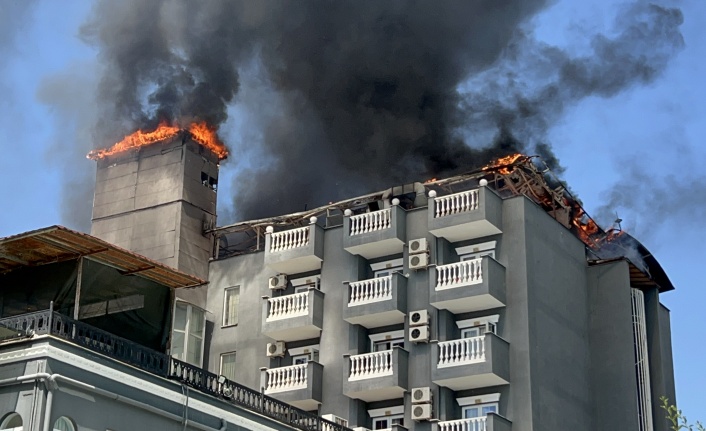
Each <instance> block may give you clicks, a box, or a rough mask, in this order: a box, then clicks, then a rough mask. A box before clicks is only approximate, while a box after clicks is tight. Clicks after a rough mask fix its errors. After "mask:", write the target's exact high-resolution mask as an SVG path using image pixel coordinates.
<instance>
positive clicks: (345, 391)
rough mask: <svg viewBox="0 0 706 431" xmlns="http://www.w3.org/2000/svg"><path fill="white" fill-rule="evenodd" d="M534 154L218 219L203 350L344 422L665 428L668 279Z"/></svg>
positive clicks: (414, 426) (242, 377)
mask: <svg viewBox="0 0 706 431" xmlns="http://www.w3.org/2000/svg"><path fill="white" fill-rule="evenodd" d="M533 163H534V162H533V161H530V160H525V161H524V163H521V164H517V165H515V166H512V167H509V168H508V167H506V168H502V169H495V170H493V169H491V170H485V171H479V172H476V173H474V174H470V175H466V176H461V177H457V178H453V179H449V180H444V181H436V182H431V183H426V184H422V183H415V184H412V185H408V186H405V187H396V188H392V189H389V190H386V191H383V192H380V193H377V194H373V195H369V196H364V197H359V198H355V199H351V200H348V201H344V202H339V203H336V204H332V205H329V206H327V207H326V208H322V209H318V210H315V211H310V212H308V213H300V214H294V215H290V216H284V217H275V218H272V219H270V220H258V221H255V222H243V223H239V224H237V225H234V226H230V227H224V228H221V229H220V230H218V231H217V233H221V234H230V235H231V237H230V238H229V237H228V236H226V238H227V240H226V241H221V251H220V257H219V258H217V259H215V260H214V261H213V262H211V264H210V268H209V285H208V293H207V298H208V299H207V303H206V305H205V310H207V313H208V316H209V317H208V320H209V323H210V325H212V326H209V327H208V328H207V334H206V335H205V338H206V339H207V348H206V351H205V354H204V357H203V358H202V361H203V364H204V365H207V367H208V368H209V369H210V370H212V371H213V372H218V373H221V374H225V375H227V376H228V377H229V378H232V379H234V380H235V381H238V382H242V383H244V384H246V385H248V386H251V387H258V388H260V389H261V390H262V391H264V392H265V393H266V394H268V395H270V396H272V397H275V398H277V399H280V400H283V401H286V402H288V403H292V404H294V405H296V406H298V407H300V408H302V409H305V410H309V411H315V412H317V413H318V414H321V415H324V417H328V418H335V419H337V420H339V421H342V423H346V424H347V425H348V426H350V427H360V428H364V429H372V430H377V429H390V428H394V427H404V428H406V429H410V430H420V431H424V430H432V429H434V430H438V431H475V430H513V431H524V430H568V429H570V430H574V431H578V430H586V431H588V430H594V429H615V430H664V431H666V430H667V429H668V425H667V423H666V421H665V420H664V418H663V414H662V411H661V409H660V408H658V406H657V405H658V399H659V397H660V396H662V395H664V396H667V397H669V398H670V399H674V397H675V394H674V381H673V370H672V359H671V358H672V354H671V340H670V329H669V311H668V310H667V308H665V307H664V306H663V305H662V304H661V303H660V301H659V297H660V294H662V293H664V292H666V291H669V290H672V289H673V286H672V285H671V283H670V281H669V279H668V278H667V277H666V275H665V274H664V271H663V270H662V269H661V267H660V266H659V264H658V263H657V261H656V260H655V259H654V258H653V257H651V255H650V254H649V252H647V251H646V250H645V249H644V247H643V246H641V245H640V244H639V243H638V242H637V241H635V240H634V239H633V238H631V237H630V236H629V235H628V234H626V233H624V232H619V231H617V230H614V231H612V232H603V231H602V230H596V231H594V230H593V229H594V225H592V224H591V225H589V224H586V221H585V216H583V217H580V216H579V214H580V212H577V210H576V207H575V206H574V207H572V205H573V204H572V205H567V202H568V200H567V199H566V198H564V193H565V192H564V191H563V190H559V191H557V190H556V189H553V188H551V187H549V186H548V184H547V182H546V180H545V175H546V173H542V172H541V171H539V170H538V169H537V168H536V167H535V165H534V164H533ZM523 186H527V187H526V188H525V190H526V192H522V189H523ZM567 196H568V195H567ZM562 204H563V207H562ZM312 214H313V215H312ZM582 218H583V219H584V220H583V221H582ZM589 222H590V220H589ZM590 223H592V222H590ZM248 238H249V239H248ZM253 238H257V244H253V242H254V241H255V240H254V239H253ZM226 242H227V244H234V243H235V244H238V245H236V246H232V245H230V246H228V245H227V244H226Z"/></svg>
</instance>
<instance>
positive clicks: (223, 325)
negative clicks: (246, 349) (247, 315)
mask: <svg viewBox="0 0 706 431" xmlns="http://www.w3.org/2000/svg"><path fill="white" fill-rule="evenodd" d="M229 291H236V292H237V296H238V303H237V305H236V312H235V323H233V322H226V319H227V318H228V312H227V311H228V292H229ZM239 318H240V285H237V286H230V287H226V288H225V289H223V319H222V321H221V328H229V327H231V326H238V321H239Z"/></svg>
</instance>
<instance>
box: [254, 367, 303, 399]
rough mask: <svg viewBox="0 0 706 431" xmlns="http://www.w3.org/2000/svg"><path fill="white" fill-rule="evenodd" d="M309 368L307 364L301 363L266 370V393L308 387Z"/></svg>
mask: <svg viewBox="0 0 706 431" xmlns="http://www.w3.org/2000/svg"><path fill="white" fill-rule="evenodd" d="M307 369H308V367H307V364H299V365H292V366H289V367H280V368H273V369H270V370H265V373H266V375H267V381H266V382H265V393H266V394H271V393H275V392H284V391H291V390H294V389H304V388H306V384H307V379H308V376H307Z"/></svg>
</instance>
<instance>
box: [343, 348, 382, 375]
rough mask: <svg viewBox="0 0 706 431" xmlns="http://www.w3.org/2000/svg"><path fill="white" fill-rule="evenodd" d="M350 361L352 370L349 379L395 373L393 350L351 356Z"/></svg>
mask: <svg viewBox="0 0 706 431" xmlns="http://www.w3.org/2000/svg"><path fill="white" fill-rule="evenodd" d="M350 361H351V372H350V375H349V376H348V380H349V381H353V380H363V379H372V378H375V377H380V376H390V375H392V373H393V369H392V350H383V351H381V352H373V353H365V354H363V355H355V356H351V357H350Z"/></svg>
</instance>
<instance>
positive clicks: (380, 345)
mask: <svg viewBox="0 0 706 431" xmlns="http://www.w3.org/2000/svg"><path fill="white" fill-rule="evenodd" d="M369 337H370V347H371V352H381V351H383V350H392V349H393V348H394V347H395V346H399V347H404V331H392V332H384V333H381V334H371V335H370V336H369Z"/></svg>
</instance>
